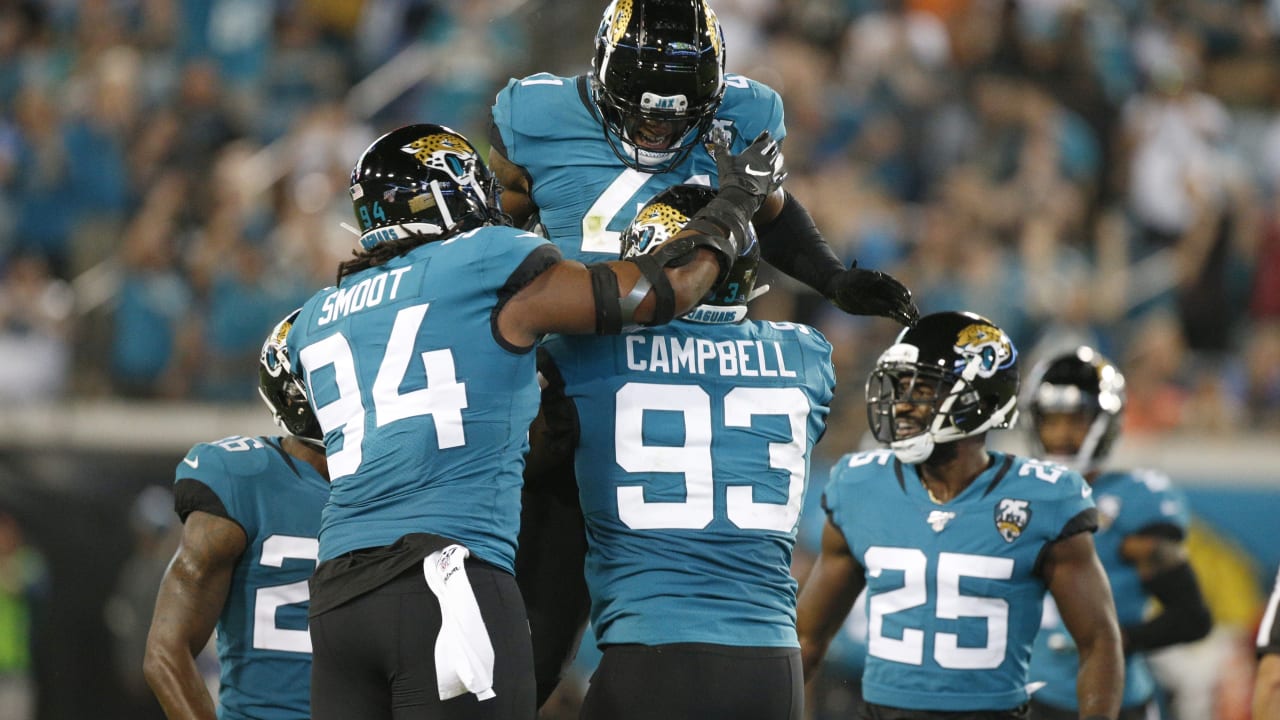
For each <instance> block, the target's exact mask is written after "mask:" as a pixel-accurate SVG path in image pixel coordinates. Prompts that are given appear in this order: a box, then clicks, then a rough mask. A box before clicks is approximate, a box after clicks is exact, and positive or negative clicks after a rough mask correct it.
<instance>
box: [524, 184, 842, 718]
mask: <svg viewBox="0 0 1280 720" xmlns="http://www.w3.org/2000/svg"><path fill="white" fill-rule="evenodd" d="M712 195H713V193H712V191H711V190H709V189H707V188H702V187H695V186H688V185H685V186H676V187H673V188H669V189H667V190H665V191H663V192H661V193H659V194H658V195H657V196H655V197H654V198H653V199H652V200H651V201H650V202H649V203H648V204H646V205H645V207H644V208H642V209H641V210H640V212H639V214H638V215H637V216H636V219H635V221H634V222H633V223H632V225H631V226H630V227H629V228H628V229H627V231H626V232H625V233H624V234H623V248H624V250H623V252H624V256H626V255H632V254H640V253H644V252H646V251H647V250H648V249H650V248H652V247H654V246H656V245H657V244H658V243H660V242H661V241H662V240H664V239H666V238H667V237H669V236H670V235H673V234H674V233H675V232H676V231H678V230H679V229H680V227H681V226H682V225H683V224H684V223H685V221H686V220H687V219H688V218H689V217H690V216H692V215H693V214H694V213H695V212H696V211H697V210H698V209H699V208H700V207H702V206H703V205H704V204H705V203H706V202H707V200H708V198H709V197H710V196H712ZM758 261H759V251H758V249H757V248H756V247H755V246H754V245H752V246H751V247H749V248H748V251H747V252H746V253H744V255H742V256H740V257H739V258H738V260H737V262H736V263H735V264H734V266H733V269H732V271H731V273H730V276H729V278H728V280H727V282H726V283H725V284H724V285H722V286H721V291H720V292H713V293H712V294H711V295H709V296H708V297H707V298H706V299H704V301H703V303H702V304H701V305H700V306H698V307H697V308H696V309H694V310H693V311H692V312H690V313H688V314H686V315H685V316H684V317H683V318H680V319H678V320H676V321H674V322H672V323H671V324H669V325H667V326H664V327H661V328H652V329H648V328H633V329H632V331H631V332H627V333H625V334H623V335H620V336H618V337H611V338H588V337H557V338H553V339H551V340H549V341H548V342H547V343H545V345H544V349H545V351H546V353H547V355H548V356H549V359H550V363H544V365H543V372H544V374H547V375H548V376H549V380H550V382H551V384H552V388H555V387H556V386H559V387H561V388H562V390H563V393H564V396H565V397H566V398H567V399H568V401H570V402H571V403H572V410H571V412H570V414H569V416H570V417H571V418H576V422H574V423H573V424H574V425H576V427H575V428H574V429H573V430H572V431H571V434H572V435H573V436H574V437H576V440H577V442H576V451H575V452H576V455H575V466H576V474H577V477H578V484H579V494H580V499H581V505H582V511H583V514H584V516H585V520H586V527H587V537H588V545H589V547H588V551H587V558H586V580H587V585H588V588H589V589H590V593H591V601H592V607H591V622H592V626H593V629H594V632H595V636H596V641H597V643H598V644H599V645H600V646H601V648H602V649H603V659H602V660H601V663H600V667H599V669H598V670H597V672H596V674H595V676H594V677H593V678H592V681H591V686H590V689H589V690H588V693H587V698H586V700H585V703H584V708H583V715H582V716H583V717H584V718H610V719H626V718H649V717H733V718H795V717H799V716H800V710H801V707H802V694H803V693H802V691H803V687H802V682H801V669H800V662H799V652H798V648H799V644H798V642H797V639H796V634H795V591H796V586H795V581H794V580H793V579H792V577H791V575H790V563H791V552H792V548H793V546H794V544H795V537H796V525H797V520H798V517H799V512H800V507H801V503H802V502H803V497H804V493H805V487H806V483H807V479H808V472H809V458H810V453H811V451H812V449H813V446H814V444H815V443H816V442H817V441H818V439H819V438H820V437H821V436H822V434H823V431H824V430H825V427H826V417H827V414H828V406H829V404H830V402H831V397H832V391H833V388H834V384H835V375H834V371H833V369H832V365H831V346H830V345H828V343H827V341H826V340H825V339H824V338H823V337H822V335H821V334H820V333H818V332H817V331H816V330H814V329H812V328H809V327H806V326H804V325H795V324H791V323H766V322H756V321H749V320H746V319H745V317H746V312H747V303H748V301H749V299H750V298H751V297H752V295H753V293H754V292H755V273H756V266H757V264H758ZM653 688H660V690H657V691H654V690H653Z"/></svg>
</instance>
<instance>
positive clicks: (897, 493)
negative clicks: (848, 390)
mask: <svg viewBox="0 0 1280 720" xmlns="http://www.w3.org/2000/svg"><path fill="white" fill-rule="evenodd" d="M990 455H991V458H992V463H991V465H990V466H989V467H988V468H987V469H986V470H985V471H984V472H983V473H982V474H981V475H979V476H978V477H977V479H975V480H974V481H973V483H972V484H971V485H969V487H967V488H966V489H965V490H964V491H963V492H962V493H960V494H959V495H958V496H956V497H955V498H953V499H952V500H951V501H949V502H947V503H945V504H941V505H939V504H937V503H934V502H933V501H932V500H931V499H930V498H929V496H928V492H927V491H926V490H925V488H924V486H923V485H922V484H921V482H920V476H919V474H918V469H917V468H916V467H915V466H912V465H905V464H903V463H901V462H899V461H898V460H896V459H895V458H894V457H893V453H892V452H891V451H888V450H875V451H871V452H865V453H855V454H852V455H848V456H845V457H844V458H842V459H841V461H840V462H839V463H837V464H836V466H835V467H834V468H833V469H832V471H831V481H830V483H829V484H828V485H827V489H826V505H827V511H828V514H829V516H830V518H831V521H832V523H833V524H834V525H835V526H836V527H837V528H839V529H840V531H841V532H842V533H843V534H844V537H845V540H846V541H847V542H848V544H849V547H850V549H851V550H852V551H853V554H854V557H856V558H857V559H858V561H859V562H860V563H861V564H862V566H863V567H864V568H865V569H866V579H867V622H868V639H867V664H866V671H865V673H864V674H863V678H862V690H863V696H864V697H865V698H866V699H867V701H869V702H872V703H876V704H878V705H886V706H889V707H895V708H905V709H909V710H1007V709H1011V708H1014V707H1017V706H1018V705H1021V704H1022V703H1024V702H1026V701H1027V691H1026V684H1027V664H1028V662H1029V661H1030V656H1031V645H1032V642H1033V640H1034V639H1035V635H1036V630H1037V628H1038V627H1039V624H1040V616H1041V610H1042V607H1043V598H1044V596H1045V590H1046V588H1045V584H1044V581H1043V580H1042V579H1041V578H1040V576H1039V574H1038V569H1039V568H1038V565H1037V563H1038V562H1039V560H1040V557H1041V553H1042V551H1043V550H1044V549H1045V546H1046V545H1047V544H1049V543H1051V542H1053V541H1055V540H1056V539H1058V538H1060V537H1062V536H1063V534H1064V531H1066V532H1067V533H1070V532H1075V531H1079V530H1081V529H1093V527H1094V525H1095V520H1094V518H1093V515H1094V512H1093V507H1094V505H1093V500H1092V499H1091V498H1090V495H1091V491H1090V488H1089V486H1088V485H1087V484H1086V483H1085V481H1084V478H1082V477H1081V476H1080V475H1079V474H1078V473H1075V472H1072V471H1070V470H1068V469H1066V468H1064V467H1062V466H1060V465H1054V464H1050V463H1045V462H1041V461H1038V460H1030V459H1026V458H1019V457H1015V456H1013V455H1005V454H1002V453H997V452H992V453H990Z"/></svg>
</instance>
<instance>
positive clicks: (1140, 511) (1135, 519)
mask: <svg viewBox="0 0 1280 720" xmlns="http://www.w3.org/2000/svg"><path fill="white" fill-rule="evenodd" d="M1132 477H1133V480H1134V482H1133V483H1132V484H1131V485H1129V488H1130V493H1131V496H1130V497H1129V498H1127V499H1126V502H1125V508H1124V513H1123V514H1122V516H1121V517H1122V518H1123V519H1124V523H1125V527H1124V532H1125V534H1126V535H1131V534H1144V533H1150V534H1157V535H1161V536H1165V537H1170V538H1172V539H1175V540H1182V539H1184V538H1186V536H1187V529H1188V528H1189V527H1190V524H1191V513H1190V511H1189V510H1188V509H1187V500H1186V496H1184V495H1183V494H1182V492H1181V491H1180V490H1178V489H1177V488H1176V487H1174V485H1173V481H1172V480H1170V479H1169V476H1168V475H1165V474H1164V473H1162V472H1157V471H1155V470H1135V471H1134V472H1133V473H1132Z"/></svg>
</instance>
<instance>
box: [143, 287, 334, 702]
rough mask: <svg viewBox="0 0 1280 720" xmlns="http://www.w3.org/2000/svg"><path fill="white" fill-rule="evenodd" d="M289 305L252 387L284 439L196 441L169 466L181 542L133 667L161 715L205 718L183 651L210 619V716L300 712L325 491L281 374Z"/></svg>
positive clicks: (314, 430)
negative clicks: (217, 665)
mask: <svg viewBox="0 0 1280 720" xmlns="http://www.w3.org/2000/svg"><path fill="white" fill-rule="evenodd" d="M296 315H297V312H296V311H295V312H294V313H292V314H291V315H290V316H289V317H287V318H285V319H284V320H283V321H281V322H280V323H279V324H278V325H277V326H276V328H275V329H274V330H273V331H272V333H271V335H270V336H268V338H267V341H266V343H265V344H264V345H263V348H262V354H261V362H260V363H259V392H260V393H261V395H262V397H263V399H264V400H266V402H267V405H268V407H269V408H270V409H271V411H272V414H273V415H274V416H275V418H276V422H277V423H278V424H279V425H280V426H281V427H282V428H284V429H285V430H287V431H289V433H290V434H289V435H288V436H285V437H240V436H233V437H229V438H225V439H222V440H219V441H217V442H211V443H200V444H199V445H196V446H195V447H193V448H192V449H191V451H190V452H188V453H187V456H186V457H184V458H183V459H182V462H180V463H178V467H177V473H176V484H175V485H174V497H175V505H176V510H177V512H178V515H179V516H180V517H181V518H182V520H183V530H182V545H181V546H180V547H179V549H178V552H177V554H176V555H175V557H174V559H173V562H172V563H171V564H170V566H169V568H168V570H166V571H165V576H164V579H163V580H162V582H161V586H160V591H159V594H158V597H157V599H156V609H155V613H154V615H153V617H152V624H151V630H150V633H149V634H148V636H147V652H146V660H145V666H144V672H145V674H146V678H147V681H148V683H150V685H151V687H152V690H153V691H154V692H155V694H156V697H157V698H158V699H159V701H160V704H161V706H162V707H163V708H164V710H165V713H166V714H167V715H168V717H170V718H198V719H200V720H212V718H213V717H214V704H213V702H212V700H211V698H210V697H209V694H208V692H207V691H206V690H205V686H204V681H203V679H202V678H201V677H200V673H199V672H198V671H197V670H196V666H195V662H194V660H193V658H192V653H193V652H199V650H200V648H202V647H203V646H204V644H205V643H206V642H207V641H208V639H209V635H210V633H211V632H212V631H213V629H214V623H215V622H216V623H217V631H218V660H219V661H220V662H221V678H220V683H219V690H218V703H217V706H218V709H217V717H219V718H223V719H224V720H241V719H246V720H247V719H248V718H258V719H261V720H290V719H303V718H309V717H311V712H310V698H309V696H308V692H309V687H310V680H311V677H310V676H311V638H310V636H309V635H308V632H307V604H308V594H307V578H308V577H310V576H311V573H312V572H313V571H314V570H315V566H316V546H317V543H316V536H317V534H318V532H319V530H320V511H321V509H322V508H323V507H324V503H325V500H326V498H328V496H329V484H328V482H327V480H326V477H325V459H324V450H323V446H322V445H321V444H320V428H319V425H317V424H316V419H315V416H314V415H313V414H312V412H311V408H310V406H309V405H308V404H307V398H306V394H305V392H304V390H303V389H302V386H301V384H299V383H298V381H297V380H296V378H294V376H293V375H292V374H291V373H290V371H289V369H288V366H289V363H288V359H287V357H286V356H285V355H284V342H285V337H286V336H287V335H288V333H289V329H290V327H291V325H292V320H293V318H294V317H295V316H296Z"/></svg>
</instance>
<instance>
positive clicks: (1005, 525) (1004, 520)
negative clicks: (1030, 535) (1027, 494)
mask: <svg viewBox="0 0 1280 720" xmlns="http://www.w3.org/2000/svg"><path fill="white" fill-rule="evenodd" d="M1030 522H1031V501H1030V500H1017V499H1014V498H1002V499H1001V500H1000V502H999V504H997V505H996V531H997V532H999V533H1000V537H1002V538H1004V541H1005V542H1009V543H1011V542H1013V541H1014V540H1017V539H1018V538H1020V537H1022V531H1023V530H1026V529H1027V524H1028V523H1030Z"/></svg>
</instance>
